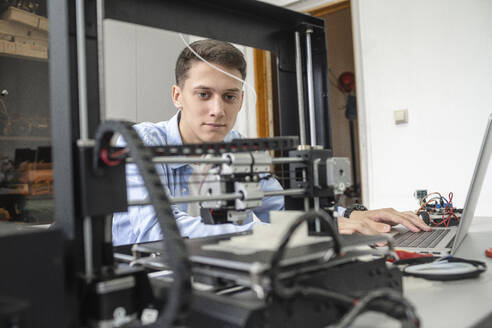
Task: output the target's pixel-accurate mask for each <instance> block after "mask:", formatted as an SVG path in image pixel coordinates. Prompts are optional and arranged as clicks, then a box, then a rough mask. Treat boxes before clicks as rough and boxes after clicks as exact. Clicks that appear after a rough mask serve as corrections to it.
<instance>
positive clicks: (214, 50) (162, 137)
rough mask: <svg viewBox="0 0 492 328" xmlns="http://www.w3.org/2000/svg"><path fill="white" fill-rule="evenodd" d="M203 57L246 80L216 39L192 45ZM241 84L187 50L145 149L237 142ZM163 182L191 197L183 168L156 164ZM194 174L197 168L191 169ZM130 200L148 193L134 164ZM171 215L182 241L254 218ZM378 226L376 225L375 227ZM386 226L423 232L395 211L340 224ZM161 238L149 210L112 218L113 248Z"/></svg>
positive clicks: (241, 65) (346, 227)
mask: <svg viewBox="0 0 492 328" xmlns="http://www.w3.org/2000/svg"><path fill="white" fill-rule="evenodd" d="M190 46H191V47H192V48H193V50H194V51H195V52H197V53H198V54H199V55H200V56H201V57H202V58H204V59H205V60H207V61H208V62H210V63H212V64H213V65H214V66H216V67H218V68H220V69H221V70H223V71H225V72H227V73H229V74H230V75H233V76H236V77H237V78H238V79H242V80H244V79H245V77H246V62H245V60H244V57H243V55H242V53H241V52H240V51H239V50H238V49H236V48H235V47H234V46H232V45H231V44H229V43H227V42H222V41H215V40H201V41H196V42H194V43H192V44H191V45H190ZM242 84H243V83H242V82H241V81H240V80H237V79H234V78H232V77H231V76H228V75H226V74H224V73H222V72H220V71H218V70H216V69H214V68H213V67H211V66H210V65H208V64H207V63H205V62H203V61H201V60H200V59H198V58H197V57H196V56H195V55H194V54H193V53H192V52H191V51H190V50H189V49H188V48H185V49H184V50H183V51H182V52H181V54H180V56H179V57H178V60H177V62H176V85H174V86H173V88H172V98H173V102H174V105H175V106H176V107H177V108H178V112H177V114H176V115H175V116H174V117H173V118H171V119H170V120H169V121H165V122H159V123H155V124H154V123H148V122H147V123H140V124H137V125H135V129H136V130H137V132H138V133H139V135H140V136H141V137H142V139H143V141H144V143H145V144H147V145H152V146H156V145H166V144H168V145H169V144H173V145H181V144H186V143H203V142H222V141H230V140H232V139H234V138H240V137H241V136H240V134H239V133H238V132H236V131H234V130H232V127H233V126H234V123H235V122H236V117H237V114H238V113H239V110H240V109H241V105H242V102H243V97H244V93H243V91H242V88H243V85H242ZM157 169H158V172H159V174H160V175H161V180H162V182H163V184H164V186H165V187H166V188H167V192H168V194H169V195H171V196H173V197H179V196H186V195H189V194H190V187H192V186H193V183H191V181H190V176H191V173H192V172H193V170H194V168H193V167H192V166H190V165H187V164H169V165H157ZM195 169H196V167H195ZM127 184H128V198H129V199H131V200H143V199H145V198H146V196H147V192H146V190H145V188H144V187H143V182H142V179H141V177H140V176H139V174H138V171H137V169H136V167H135V165H127ZM261 184H262V189H263V190H264V191H273V190H280V189H282V187H281V186H280V184H279V183H278V181H277V180H275V179H273V178H271V179H266V180H262V181H261ZM283 209H284V199H283V197H266V198H264V199H263V202H262V206H261V207H259V208H256V209H255V210H254V214H255V216H256V217H257V218H259V220H261V221H263V222H268V221H269V212H270V211H272V210H283ZM173 213H174V216H175V217H176V220H177V223H178V227H179V229H180V232H181V235H182V236H187V237H190V238H196V237H204V236H211V235H217V234H224V233H231V232H239V231H244V230H248V229H251V227H252V226H253V224H255V223H256V222H255V221H254V220H253V213H250V215H249V219H248V220H247V221H246V222H245V223H244V224H243V225H234V224H222V225H206V224H204V223H202V222H201V217H200V216H199V213H197V211H196V209H195V210H194V206H193V205H191V204H179V205H173ZM378 221H380V222H378ZM381 222H386V223H389V224H398V223H402V224H404V225H405V226H407V227H408V228H409V229H411V230H414V231H418V230H419V229H427V226H426V225H425V223H424V222H423V221H422V220H420V219H419V218H418V217H417V216H415V215H414V214H413V213H410V212H407V213H400V212H397V211H395V210H393V209H384V210H376V211H364V212H362V211H353V212H352V213H351V214H350V220H349V219H343V218H341V219H339V230H340V232H341V233H354V232H358V233H364V234H376V233H379V232H387V231H389V229H390V226H389V225H388V224H385V223H381ZM162 238H163V234H162V231H161V229H160V226H159V224H158V222H157V219H156V217H155V214H154V211H153V208H152V206H150V205H149V206H139V207H136V206H134V207H131V208H129V211H128V212H127V213H116V214H115V215H114V217H113V243H114V244H115V245H120V244H132V243H138V242H145V241H152V240H158V239H162Z"/></svg>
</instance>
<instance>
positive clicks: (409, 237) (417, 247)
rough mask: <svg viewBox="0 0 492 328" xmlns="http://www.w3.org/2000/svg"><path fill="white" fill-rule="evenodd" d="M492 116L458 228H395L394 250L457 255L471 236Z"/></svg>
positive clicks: (491, 148) (491, 145)
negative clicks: (461, 246)
mask: <svg viewBox="0 0 492 328" xmlns="http://www.w3.org/2000/svg"><path fill="white" fill-rule="evenodd" d="M491 125H492V114H490V115H489V119H488V122H487V127H486V129H485V135H484V137H483V141H482V146H481V148H480V152H479V154H478V159H477V164H476V165H475V171H474V172H473V176H472V180H471V184H470V188H469V189H468V194H467V196H466V200H465V205H464V207H463V214H462V216H461V220H460V223H459V225H458V226H457V227H456V226H454V227H447V228H438V227H435V228H433V229H432V231H425V232H410V231H409V230H408V229H406V228H405V227H403V226H397V227H395V230H396V231H395V234H394V235H393V238H394V240H395V248H398V249H404V250H409V251H412V252H418V253H430V254H433V255H442V256H444V255H448V254H451V255H454V254H455V253H456V251H457V250H458V247H460V245H461V243H462V242H463V239H464V238H465V236H466V234H467V233H468V229H469V228H470V224H471V221H472V220H473V216H474V215H475V208H476V206H477V202H478V199H479V196H480V190H481V189H482V185H483V181H484V180H485V175H486V173H487V168H488V165H489V162H490V156H491V153H492V127H491Z"/></svg>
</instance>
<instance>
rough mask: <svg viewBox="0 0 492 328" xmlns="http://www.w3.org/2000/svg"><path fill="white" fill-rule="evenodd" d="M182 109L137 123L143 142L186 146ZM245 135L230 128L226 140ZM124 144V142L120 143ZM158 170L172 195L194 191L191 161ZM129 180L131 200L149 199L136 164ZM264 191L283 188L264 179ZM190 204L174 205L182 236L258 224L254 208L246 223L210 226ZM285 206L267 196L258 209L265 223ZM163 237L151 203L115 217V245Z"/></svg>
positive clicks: (128, 169)
mask: <svg viewBox="0 0 492 328" xmlns="http://www.w3.org/2000/svg"><path fill="white" fill-rule="evenodd" d="M179 117H180V112H179V111H178V113H176V115H174V116H173V118H171V119H170V120H169V121H165V122H159V123H149V122H144V123H140V124H137V125H135V126H134V128H135V130H136V131H137V132H138V134H139V135H140V137H141V138H142V140H143V142H144V143H145V144H146V145H148V146H162V145H182V144H183V141H182V139H181V135H180V133H179V128H178V122H179ZM236 138H241V135H240V134H239V132H237V131H234V130H232V131H230V132H229V133H228V134H227V136H226V137H225V139H224V141H226V142H228V141H231V140H232V139H236ZM119 144H120V145H122V144H123V143H122V142H120V143H119ZM156 169H157V172H158V173H159V175H160V177H161V181H162V184H163V185H164V187H165V188H166V191H167V193H168V195H170V196H172V197H179V196H187V195H189V193H190V190H189V187H188V180H189V178H190V175H191V173H192V171H193V169H192V167H191V166H190V165H188V164H157V165H156ZM126 182H127V193H128V199H129V200H132V201H133V200H144V199H147V190H146V188H145V187H144V184H143V180H142V177H141V176H140V174H139V173H138V169H137V167H136V165H135V164H127V166H126ZM261 186H262V189H263V191H274V190H282V186H281V185H280V183H279V182H278V181H277V180H276V179H274V178H269V179H262V180H261ZM187 209H188V204H176V205H172V210H173V213H174V216H175V218H176V222H177V224H178V228H179V230H180V232H181V235H182V236H187V237H189V238H197V237H206V236H213V235H220V234H225V233H232V232H240V231H245V230H249V229H251V228H252V227H253V225H254V224H256V223H255V222H254V221H253V217H252V213H251V211H250V213H249V215H248V220H246V221H245V223H244V224H242V225H236V224H218V225H208V224H204V223H203V222H202V221H201V217H200V216H196V217H192V216H190V215H188V213H187ZM283 209H284V197H283V196H275V197H265V198H263V202H262V205H261V206H260V207H258V208H256V209H255V210H254V213H255V215H256V216H257V217H258V218H259V219H260V220H261V221H262V222H269V220H270V217H269V212H270V211H273V210H283ZM162 238H163V234H162V231H161V227H160V225H159V222H158V221H157V218H156V216H155V212H154V209H153V207H152V206H151V205H147V206H132V207H129V209H128V212H120V213H115V214H114V216H113V244H114V245H123V244H134V243H141V242H146V241H154V240H160V239H162Z"/></svg>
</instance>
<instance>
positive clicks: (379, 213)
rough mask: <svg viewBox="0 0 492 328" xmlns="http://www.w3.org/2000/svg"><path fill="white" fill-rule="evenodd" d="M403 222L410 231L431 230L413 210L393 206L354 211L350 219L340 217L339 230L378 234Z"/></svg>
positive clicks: (341, 231) (348, 232)
mask: <svg viewBox="0 0 492 328" xmlns="http://www.w3.org/2000/svg"><path fill="white" fill-rule="evenodd" d="M397 224H401V225H403V226H405V227H407V228H408V229H409V230H410V231H413V232H418V231H421V230H424V231H429V230H431V228H430V227H429V226H428V225H427V224H425V222H424V221H423V220H422V219H421V218H419V217H418V216H417V215H415V213H413V212H411V211H406V212H399V211H397V210H395V209H393V208H383V209H379V210H372V211H353V212H352V213H351V214H350V219H346V218H344V217H339V218H338V231H339V233H341V234H352V233H360V234H363V235H377V234H380V233H385V232H389V231H390V230H391V226H394V225H397Z"/></svg>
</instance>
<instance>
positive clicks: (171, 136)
mask: <svg viewBox="0 0 492 328" xmlns="http://www.w3.org/2000/svg"><path fill="white" fill-rule="evenodd" d="M180 118H181V110H178V112H177V113H176V114H175V115H174V116H173V117H172V118H171V119H170V120H169V121H168V126H167V144H168V145H182V144H183V139H181V134H180V133H179V120H180ZM185 165H186V163H175V164H168V167H170V168H171V169H173V170H176V169H179V168H181V167H183V166H185Z"/></svg>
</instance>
